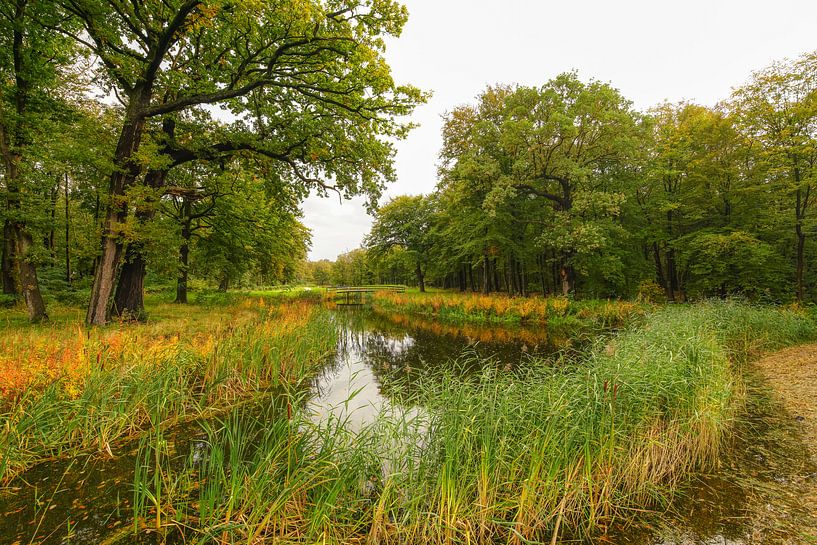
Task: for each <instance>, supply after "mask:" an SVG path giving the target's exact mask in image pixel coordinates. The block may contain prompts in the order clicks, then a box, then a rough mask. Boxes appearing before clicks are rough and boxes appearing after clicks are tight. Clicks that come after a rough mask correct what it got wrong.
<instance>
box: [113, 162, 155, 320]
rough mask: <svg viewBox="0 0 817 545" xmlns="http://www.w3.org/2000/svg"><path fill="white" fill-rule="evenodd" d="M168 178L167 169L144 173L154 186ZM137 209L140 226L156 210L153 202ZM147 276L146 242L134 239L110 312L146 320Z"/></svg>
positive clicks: (129, 248) (150, 217) (148, 182)
mask: <svg viewBox="0 0 817 545" xmlns="http://www.w3.org/2000/svg"><path fill="white" fill-rule="evenodd" d="M166 177H167V171H166V170H151V171H150V172H148V173H147V175H146V176H145V185H147V186H148V187H150V188H152V189H158V188H161V187H162V186H164V182H165V179H166ZM146 204H147V206H143V207H142V208H139V209H137V211H136V218H137V222H138V223H139V224H140V225H144V224H146V223H148V222H150V221H151V220H152V219H153V217H154V216H155V215H156V209H155V208H154V206H152V205H151V203H146ZM146 275H147V257H146V256H145V248H144V244H142V243H141V242H139V241H133V242H131V243H130V244H128V249H127V251H126V252H125V261H124V263H123V264H122V270H121V271H120V272H119V281H118V282H117V285H116V292H115V294H114V304H113V307H112V308H111V313H112V314H113V315H114V316H120V317H124V318H126V319H128V320H137V321H144V320H146V319H147V314H146V312H145V276H146Z"/></svg>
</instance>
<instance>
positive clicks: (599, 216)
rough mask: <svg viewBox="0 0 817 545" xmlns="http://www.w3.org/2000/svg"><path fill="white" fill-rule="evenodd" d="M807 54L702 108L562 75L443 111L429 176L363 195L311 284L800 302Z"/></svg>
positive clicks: (810, 274) (810, 277)
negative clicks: (335, 254) (421, 183)
mask: <svg viewBox="0 0 817 545" xmlns="http://www.w3.org/2000/svg"><path fill="white" fill-rule="evenodd" d="M815 122H817V56H815V54H805V55H803V56H802V57H800V58H798V59H795V60H792V61H781V62H779V63H775V64H774V65H771V66H769V67H766V68H763V69H760V70H758V71H757V72H755V73H753V74H751V76H750V77H749V80H748V82H747V83H745V84H744V85H742V86H740V87H737V88H736V89H735V90H734V92H733V94H732V96H731V97H727V98H725V99H724V101H723V102H721V103H720V104H718V105H716V106H714V107H707V106H701V105H698V104H694V103H690V102H682V103H675V104H670V103H665V104H660V105H657V106H655V107H654V108H651V109H650V110H648V111H646V112H638V111H635V110H634V109H633V107H632V104H631V103H630V102H629V101H628V100H627V98H626V97H623V96H622V95H621V93H620V92H619V91H617V90H616V89H615V87H613V86H612V85H611V84H607V83H603V82H599V81H594V80H588V81H582V80H581V79H580V78H579V77H578V76H577V74H576V73H566V74H561V75H559V76H557V77H556V78H554V79H552V80H550V81H548V82H546V83H544V84H543V85H542V86H541V87H538V88H532V87H523V86H517V85H501V86H494V87H489V88H487V89H485V90H484V91H483V92H482V93H481V94H480V95H479V96H478V97H477V99H476V101H475V103H474V104H470V105H464V106H460V107H458V108H455V109H454V110H453V111H451V112H450V113H449V114H448V115H447V116H446V118H445V125H444V132H443V137H444V146H443V149H442V150H441V152H440V158H439V176H440V178H439V182H438V183H437V190H436V191H435V192H434V193H432V194H429V195H418V196H401V197H396V198H394V199H392V200H390V201H389V202H387V203H385V204H384V205H383V206H382V207H380V208H379V209H378V210H377V212H376V215H375V220H374V225H373V227H372V230H371V232H370V233H369V235H368V237H367V238H366V240H365V243H364V248H363V249H362V250H360V251H353V252H351V253H348V254H346V255H343V256H341V257H340V258H339V259H338V260H337V261H336V262H335V263H333V264H329V263H325V262H324V263H314V264H311V265H310V268H308V269H307V272H308V274H311V275H312V278H314V279H315V280H316V281H318V282H319V283H337V284H360V283H383V282H393V283H397V282H401V283H411V284H413V285H418V286H421V287H422V286H423V284H424V283H426V282H430V283H432V284H433V285H436V286H439V287H443V288H454V289H459V290H461V291H465V290H470V291H481V292H482V293H491V292H506V293H509V294H511V295H528V294H529V293H536V292H538V293H541V294H542V295H548V294H554V293H561V294H565V295H566V294H575V295H577V296H583V297H620V298H631V297H636V296H639V295H641V296H643V297H646V298H648V299H652V300H655V299H656V297H658V298H660V299H661V300H667V301H685V300H688V299H693V300H694V299H701V298H708V297H728V296H743V297H747V298H749V299H751V300H754V301H765V302H788V301H792V300H797V301H813V300H814V295H815V294H814V284H815V279H817V277H816V276H815V274H816V273H815V271H814V270H812V269H813V267H809V266H808V264H809V263H813V262H814V252H815V249H816V247H815V243H814V241H813V240H812V235H813V234H814V231H815V222H814V219H813V218H812V215H813V213H812V206H813V205H814V199H815V195H814V193H813V192H812V189H813V187H814V184H815V181H817V177H815V176H817V172H816V171H815V161H817V131H816V130H815V129H817V125H815Z"/></svg>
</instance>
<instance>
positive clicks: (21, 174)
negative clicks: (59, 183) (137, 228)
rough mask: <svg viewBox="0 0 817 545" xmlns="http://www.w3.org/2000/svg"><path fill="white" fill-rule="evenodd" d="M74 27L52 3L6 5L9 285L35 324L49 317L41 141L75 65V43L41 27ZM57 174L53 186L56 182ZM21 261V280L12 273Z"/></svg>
mask: <svg viewBox="0 0 817 545" xmlns="http://www.w3.org/2000/svg"><path fill="white" fill-rule="evenodd" d="M40 21H45V22H46V23H49V24H58V23H57V22H58V21H59V24H61V25H63V26H64V27H65V28H66V29H69V28H70V25H71V21H70V20H66V19H64V18H63V17H62V16H61V14H60V13H59V10H58V9H56V6H55V5H54V4H53V3H52V2H49V1H38V0H3V2H2V3H0V156H2V161H3V167H4V170H3V183H4V186H5V188H4V189H5V201H6V213H5V217H4V220H5V221H4V229H3V232H4V256H5V257H4V271H5V274H4V288H5V290H6V291H12V289H13V288H12V284H15V285H16V288H17V289H19V290H20V293H22V295H23V298H24V300H25V303H26V308H27V310H28V317H29V319H30V320H31V321H41V320H45V319H47V318H48V315H47V314H46V309H45V303H44V301H43V297H42V294H41V293H40V287H39V281H38V279H37V269H36V256H35V239H34V237H33V235H32V232H31V229H30V225H29V224H30V219H31V217H32V216H31V214H32V212H36V211H37V208H38V207H37V206H36V203H33V202H31V201H32V196H33V195H37V194H41V193H40V191H38V189H37V177H38V176H42V174H43V173H42V172H38V171H37V164H38V159H42V157H38V151H36V150H38V146H37V144H38V142H39V141H41V139H42V137H43V135H45V134H47V133H48V132H49V131H50V130H53V127H52V126H51V124H52V123H53V122H54V121H55V119H54V115H53V112H55V111H57V112H58V111H59V110H60V109H61V105H60V104H59V103H60V100H61V98H62V94H63V93H64V92H65V88H66V86H65V85H64V83H65V80H64V78H63V74H62V71H63V70H64V69H65V68H66V67H67V66H69V65H70V64H71V63H72V62H73V60H74V50H73V49H72V47H71V43H70V42H69V41H68V40H66V39H65V38H64V37H63V36H61V35H56V34H54V33H52V32H49V31H48V30H47V29H45V28H43V27H42V26H40V25H39V24H37V23H36V22H40ZM53 179H54V178H53V176H52V177H51V182H53ZM12 263H13V266H14V271H15V274H14V277H15V278H14V279H13V280H12V279H11V277H10V275H9V274H8V267H9V265H10V264H12Z"/></svg>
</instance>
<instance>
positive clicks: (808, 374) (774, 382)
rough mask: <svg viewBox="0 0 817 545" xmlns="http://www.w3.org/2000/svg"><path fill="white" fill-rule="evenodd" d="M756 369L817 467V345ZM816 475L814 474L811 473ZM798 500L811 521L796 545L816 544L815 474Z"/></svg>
mask: <svg viewBox="0 0 817 545" xmlns="http://www.w3.org/2000/svg"><path fill="white" fill-rule="evenodd" d="M754 367H755V369H757V371H759V373H760V375H761V376H762V377H763V378H764V379H765V381H766V384H767V385H768V386H769V387H770V388H771V389H772V391H773V395H774V396H775V397H776V398H777V400H778V401H779V403H780V404H782V406H783V408H784V409H785V412H786V413H787V417H788V418H790V419H792V420H793V422H792V423H791V425H792V427H793V428H794V430H795V431H794V433H795V434H797V435H799V436H800V438H801V439H802V440H801V441H800V444H801V448H805V449H806V450H807V451H808V455H810V456H806V458H809V457H810V458H811V466H812V468H813V467H814V465H815V463H817V344H810V345H804V346H796V347H793V348H788V349H786V350H782V351H780V352H776V353H774V354H771V355H769V356H766V357H765V358H762V359H760V360H758V361H756V362H755V363H754ZM812 471H813V470H812ZM795 490H797V491H799V497H798V498H797V500H796V503H798V504H799V505H800V506H801V507H802V508H803V510H804V512H805V513H810V514H811V517H808V518H809V519H810V520H809V521H805V520H803V521H802V522H801V524H800V525H798V524H797V523H795V525H796V526H800V528H799V530H800V536H801V537H800V540H797V541H795V542H796V543H807V544H814V543H817V526H816V525H815V518H817V484H815V478H814V474H813V473H812V475H811V477H810V478H808V479H806V480H804V481H801V482H800V483H799V486H798V487H796V488H795Z"/></svg>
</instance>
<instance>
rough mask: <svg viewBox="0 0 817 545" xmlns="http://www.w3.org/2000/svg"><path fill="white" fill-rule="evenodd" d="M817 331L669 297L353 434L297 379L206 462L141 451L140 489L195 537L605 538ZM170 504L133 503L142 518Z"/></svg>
mask: <svg viewBox="0 0 817 545" xmlns="http://www.w3.org/2000/svg"><path fill="white" fill-rule="evenodd" d="M814 337H815V326H814V323H813V322H812V321H811V320H810V319H809V318H808V317H806V316H805V315H803V314H801V313H797V312H792V311H786V310H780V309H771V308H760V307H753V306H749V305H745V304H741V303H735V302H726V303H702V304H698V305H693V306H673V307H666V308H664V309H661V310H659V311H657V312H655V313H654V314H652V315H651V316H650V317H649V319H648V320H646V321H645V323H644V325H641V326H631V327H629V328H627V329H625V330H623V331H621V332H619V333H617V334H615V335H614V336H612V337H611V338H608V339H606V340H605V341H603V342H602V341H600V342H599V343H598V344H597V346H596V348H595V349H594V350H593V351H592V353H591V355H590V356H589V357H588V358H587V359H586V360H585V361H582V362H578V363H577V364H575V365H572V366H561V367H554V366H553V365H552V364H550V363H549V362H540V364H536V363H534V364H532V365H531V366H530V367H528V368H527V369H524V370H520V371H515V372H500V371H497V370H496V369H497V368H498V367H501V366H497V365H485V366H484V368H485V369H486V370H485V371H484V372H482V373H479V374H476V375H471V376H461V375H456V374H453V373H450V374H445V375H443V376H441V377H433V378H429V379H427V380H420V381H419V382H415V383H413V384H412V388H411V390H410V392H409V393H406V394H405V395H404V396H403V397H402V398H400V399H397V400H395V401H396V402H397V403H396V405H395V407H394V408H393V409H392V410H390V411H386V412H384V414H382V415H381V417H380V419H379V420H378V421H377V422H375V423H373V424H371V425H369V426H366V427H364V428H363V429H362V430H361V431H359V432H358V433H352V432H350V431H349V430H348V429H347V428H346V427H345V426H344V422H341V421H337V420H332V419H330V420H329V421H328V422H316V421H314V420H313V419H312V417H311V416H310V415H309V414H307V413H306V412H305V411H304V410H303V409H300V408H299V407H302V406H304V405H303V403H301V400H300V398H297V397H295V396H294V394H292V393H290V394H288V396H284V398H281V400H280V401H279V402H278V403H279V405H277V408H276V407H272V408H271V409H270V411H269V412H268V413H267V414H263V415H258V414H256V413H244V414H242V413H236V414H234V415H232V416H231V417H230V418H228V419H224V420H222V421H219V422H218V423H217V424H216V425H211V426H206V427H205V428H204V432H205V433H206V435H207V445H208V451H207V454H206V455H205V458H204V461H196V460H194V458H193V457H188V458H187V459H186V460H185V461H182V462H180V461H179V460H176V461H175V462H173V463H172V462H171V461H169V460H167V459H163V458H161V457H159V458H150V457H149V456H145V457H143V460H144V462H143V464H144V466H143V467H142V468H141V469H140V471H139V472H138V475H140V477H139V480H138V482H137V486H136V487H135V488H136V489H137V490H139V491H141V492H140V493H141V494H143V495H144V497H145V498H153V497H162V498H163V500H162V502H163V503H162V505H163V506H164V507H163V511H162V512H163V513H165V512H166V513H172V514H173V517H175V518H173V519H172V520H168V519H163V520H164V522H162V523H161V526H162V531H163V532H168V533H170V532H176V533H178V534H181V535H183V536H184V538H185V539H186V540H187V541H188V542H192V543H236V542H244V543H261V542H296V541H297V542H318V541H320V542H324V543H340V542H355V543H364V542H365V543H489V542H490V543H493V542H499V541H505V542H509V543H527V542H551V543H553V542H555V541H556V540H557V538H559V537H560V536H561V537H564V536H567V535H569V536H572V537H576V538H582V537H588V536H596V535H598V534H600V533H604V532H605V531H607V530H608V529H610V528H611V527H612V526H613V525H614V524H615V523H627V522H629V521H631V520H632V519H633V518H634V517H636V516H638V515H639V514H640V513H641V512H642V511H643V510H644V509H651V508H652V509H660V508H662V507H663V506H665V505H666V504H667V503H669V502H670V501H672V498H673V494H674V492H675V491H676V490H677V488H678V486H679V484H681V483H682V482H684V480H685V479H686V478H688V477H689V475H690V474H691V473H692V472H694V471H697V470H700V469H702V468H707V467H711V466H712V465H713V464H715V463H717V460H718V454H719V451H720V449H722V448H723V446H724V444H725V441H726V438H727V437H728V434H729V430H730V425H731V423H732V422H733V421H734V420H735V418H736V415H737V414H738V412H739V411H740V409H741V405H742V403H743V399H744V393H743V383H742V379H741V368H740V363H741V362H743V361H745V360H746V359H747V358H749V357H751V356H752V355H753V354H755V353H757V352H759V351H762V350H768V349H772V348H776V347H779V346H782V345H785V344H791V343H796V342H801V341H805V340H808V339H813V338H814ZM465 367H469V365H465ZM284 406H287V407H295V408H296V409H295V410H294V412H291V411H287V410H284V408H283V407H284ZM400 407H408V409H400ZM157 441H159V440H157ZM154 459H155V460H158V462H156V463H152V462H151V460H154ZM156 475H159V476H160V477H161V478H158V479H157V478H156V477H155V476H156ZM179 482H184V483H186V488H183V489H180V488H179V487H178V486H177V485H176V484H175V483H179ZM151 487H153V488H151ZM157 487H158V488H157ZM139 505H143V506H144V505H147V503H146V502H145V501H142V502H141V503H140V504H139ZM158 513H159V511H158V510H157V511H156V513H155V514H154V513H152V512H151V511H150V509H147V510H146V509H144V508H142V509H141V510H137V513H136V515H137V520H139V521H142V522H141V524H142V525H141V526H139V528H141V529H144V528H147V527H154V526H155V524H152V523H151V520H153V519H152V518H151V517H152V516H154V515H155V516H159V515H158ZM154 522H155V521H154Z"/></svg>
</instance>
